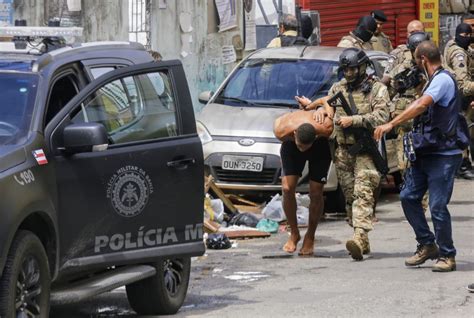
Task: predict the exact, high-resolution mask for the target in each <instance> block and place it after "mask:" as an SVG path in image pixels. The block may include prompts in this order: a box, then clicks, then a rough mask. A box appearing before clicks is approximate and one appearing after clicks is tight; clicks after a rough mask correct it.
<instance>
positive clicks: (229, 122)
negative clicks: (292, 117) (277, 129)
mask: <svg viewBox="0 0 474 318" xmlns="http://www.w3.org/2000/svg"><path fill="white" fill-rule="evenodd" d="M291 111H295V109H289V108H282V107H279V108H274V107H248V106H246V107H238V106H226V105H222V104H214V103H211V104H208V105H206V107H204V108H203V110H202V112H201V113H199V114H198V115H197V120H198V121H200V122H201V123H203V124H204V126H206V128H207V130H208V131H209V133H210V134H211V135H213V136H245V137H266V138H275V135H274V134H273V123H274V121H275V119H277V118H278V117H280V116H281V115H283V114H285V113H288V112H291Z"/></svg>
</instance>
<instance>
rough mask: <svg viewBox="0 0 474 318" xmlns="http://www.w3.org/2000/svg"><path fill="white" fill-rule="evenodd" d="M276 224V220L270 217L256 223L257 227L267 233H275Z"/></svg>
mask: <svg viewBox="0 0 474 318" xmlns="http://www.w3.org/2000/svg"><path fill="white" fill-rule="evenodd" d="M278 226H279V224H278V222H276V221H273V220H270V219H262V220H260V221H259V222H258V223H257V229H258V230H260V231H264V232H267V233H277V232H278Z"/></svg>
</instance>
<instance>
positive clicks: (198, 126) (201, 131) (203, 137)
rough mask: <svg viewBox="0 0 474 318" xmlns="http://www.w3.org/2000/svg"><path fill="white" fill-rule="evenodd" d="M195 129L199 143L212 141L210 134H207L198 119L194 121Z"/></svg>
mask: <svg viewBox="0 0 474 318" xmlns="http://www.w3.org/2000/svg"><path fill="white" fill-rule="evenodd" d="M196 129H197V133H198V136H199V139H201V143H202V144H203V145H205V144H207V143H210V142H211V141H212V137H211V134H209V132H208V131H207V129H206V127H205V126H204V125H203V124H202V123H201V122H199V121H198V122H196Z"/></svg>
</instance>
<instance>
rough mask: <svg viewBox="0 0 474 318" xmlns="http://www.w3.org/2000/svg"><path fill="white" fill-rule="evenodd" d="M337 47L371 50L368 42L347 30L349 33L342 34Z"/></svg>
mask: <svg viewBox="0 0 474 318" xmlns="http://www.w3.org/2000/svg"><path fill="white" fill-rule="evenodd" d="M337 47H346V48H347V47H356V48H359V49H362V50H373V49H374V48H373V47H372V44H370V42H364V41H362V40H361V39H359V38H358V37H357V36H355V35H354V34H353V33H352V32H349V35H346V36H343V37H342V39H341V40H340V41H339V43H338V44H337Z"/></svg>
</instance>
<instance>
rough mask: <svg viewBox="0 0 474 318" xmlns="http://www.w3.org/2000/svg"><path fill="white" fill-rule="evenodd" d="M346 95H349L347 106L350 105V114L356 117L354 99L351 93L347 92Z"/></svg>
mask: <svg viewBox="0 0 474 318" xmlns="http://www.w3.org/2000/svg"><path fill="white" fill-rule="evenodd" d="M348 95H349V104H350V105H351V109H352V114H353V115H356V114H357V107H356V105H355V101H354V97H353V96H352V92H348ZM347 115H349V114H347Z"/></svg>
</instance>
